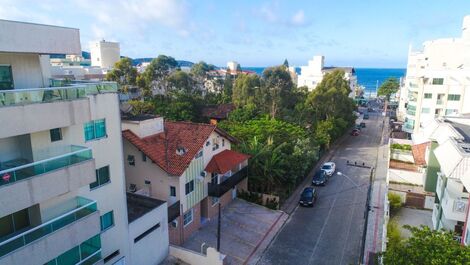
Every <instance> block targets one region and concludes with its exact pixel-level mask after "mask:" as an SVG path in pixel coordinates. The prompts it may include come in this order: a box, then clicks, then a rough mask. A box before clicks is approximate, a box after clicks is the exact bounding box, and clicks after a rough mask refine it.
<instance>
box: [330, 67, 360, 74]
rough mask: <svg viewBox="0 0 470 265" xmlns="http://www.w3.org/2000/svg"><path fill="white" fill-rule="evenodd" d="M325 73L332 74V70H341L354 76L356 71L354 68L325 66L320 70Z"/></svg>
mask: <svg viewBox="0 0 470 265" xmlns="http://www.w3.org/2000/svg"><path fill="white" fill-rule="evenodd" d="M322 70H323V71H325V72H333V71H334V70H343V71H344V72H346V73H350V74H355V73H356V70H355V69H354V67H336V66H327V67H323V69H322Z"/></svg>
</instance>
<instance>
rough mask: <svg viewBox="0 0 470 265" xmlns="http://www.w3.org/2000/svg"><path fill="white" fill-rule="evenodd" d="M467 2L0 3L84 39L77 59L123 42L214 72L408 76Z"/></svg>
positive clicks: (125, 50)
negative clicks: (370, 70)
mask: <svg viewBox="0 0 470 265" xmlns="http://www.w3.org/2000/svg"><path fill="white" fill-rule="evenodd" d="M468 14H470V1H469V0H451V1H442V0H394V1H390V0H360V1H353V0H348V1H343V0H336V1H333V0H331V1H324V0H322V1H318V0H310V1H308V0H305V1H301V0H297V1H293V0H291V1H248V0H237V1H225V0H198V1H196V0H193V1H189V0H187V1H183V0H140V1H139V0H127V1H124V0H113V1H110V0H70V1H68V0H63V1H51V0H41V1H34V0H30V1H25V0H0V18H1V19H11V20H19V21H28V22H37V23H45V24H56V25H62V26H69V27H75V28H79V29H80V34H81V41H82V49H83V50H88V42H89V41H91V40H97V39H102V38H104V39H106V40H112V41H119V42H120V43H121V54H122V55H126V56H130V57H133V58H136V57H155V56H157V55H159V54H166V55H171V56H173V57H175V58H176V59H185V60H190V61H194V62H196V61H199V60H204V61H206V62H209V63H213V64H216V65H219V66H223V65H225V63H226V62H227V61H229V60H235V61H238V62H239V63H240V64H241V65H242V66H268V65H275V64H280V63H282V62H283V61H284V59H285V58H287V59H288V60H289V62H290V64H291V65H304V64H306V63H307V61H308V60H309V59H310V58H311V57H312V56H313V55H317V54H323V55H325V56H326V59H325V63H326V65H337V66H354V67H387V68H390V67H400V68H404V67H406V60H407V52H408V47H409V44H413V47H415V48H420V46H421V44H422V42H423V41H425V40H430V39H435V38H443V37H458V36H460V31H461V24H462V19H463V17H464V16H465V15H468Z"/></svg>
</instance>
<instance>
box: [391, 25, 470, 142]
mask: <svg viewBox="0 0 470 265" xmlns="http://www.w3.org/2000/svg"><path fill="white" fill-rule="evenodd" d="M468 112H470V16H466V17H465V18H464V21H463V27H462V36H461V37H460V38H447V39H437V40H432V41H427V42H425V43H424V44H423V49H422V50H421V51H411V49H410V52H409V54H408V65H407V72H406V79H405V82H404V85H403V86H402V87H401V91H400V103H399V111H398V118H399V119H401V120H403V121H405V124H404V127H403V128H404V130H405V131H406V132H409V133H416V132H418V131H419V130H420V128H422V127H423V126H426V123H428V122H430V121H431V120H433V119H434V118H435V117H441V116H448V115H456V114H459V113H468Z"/></svg>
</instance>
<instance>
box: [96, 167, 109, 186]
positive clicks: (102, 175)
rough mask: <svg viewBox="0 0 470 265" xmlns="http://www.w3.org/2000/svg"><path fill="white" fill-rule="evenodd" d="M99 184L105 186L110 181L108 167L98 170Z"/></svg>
mask: <svg viewBox="0 0 470 265" xmlns="http://www.w3.org/2000/svg"><path fill="white" fill-rule="evenodd" d="M98 177H99V179H98V181H99V183H100V185H103V184H106V183H108V182H109V181H110V178H109V166H105V167H102V168H100V169H99V175H98Z"/></svg>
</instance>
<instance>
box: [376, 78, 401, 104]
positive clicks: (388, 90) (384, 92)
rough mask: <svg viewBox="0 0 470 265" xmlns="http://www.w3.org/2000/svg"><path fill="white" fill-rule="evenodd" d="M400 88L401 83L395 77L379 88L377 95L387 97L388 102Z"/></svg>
mask: <svg viewBox="0 0 470 265" xmlns="http://www.w3.org/2000/svg"><path fill="white" fill-rule="evenodd" d="M399 88H400V83H399V82H398V80H397V79H396V78H394V77H391V78H388V79H387V80H385V82H383V84H382V85H381V86H380V87H379V90H378V91H377V94H378V95H379V96H385V97H386V98H387V100H390V96H391V95H392V94H395V93H397V91H398V89H399Z"/></svg>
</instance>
